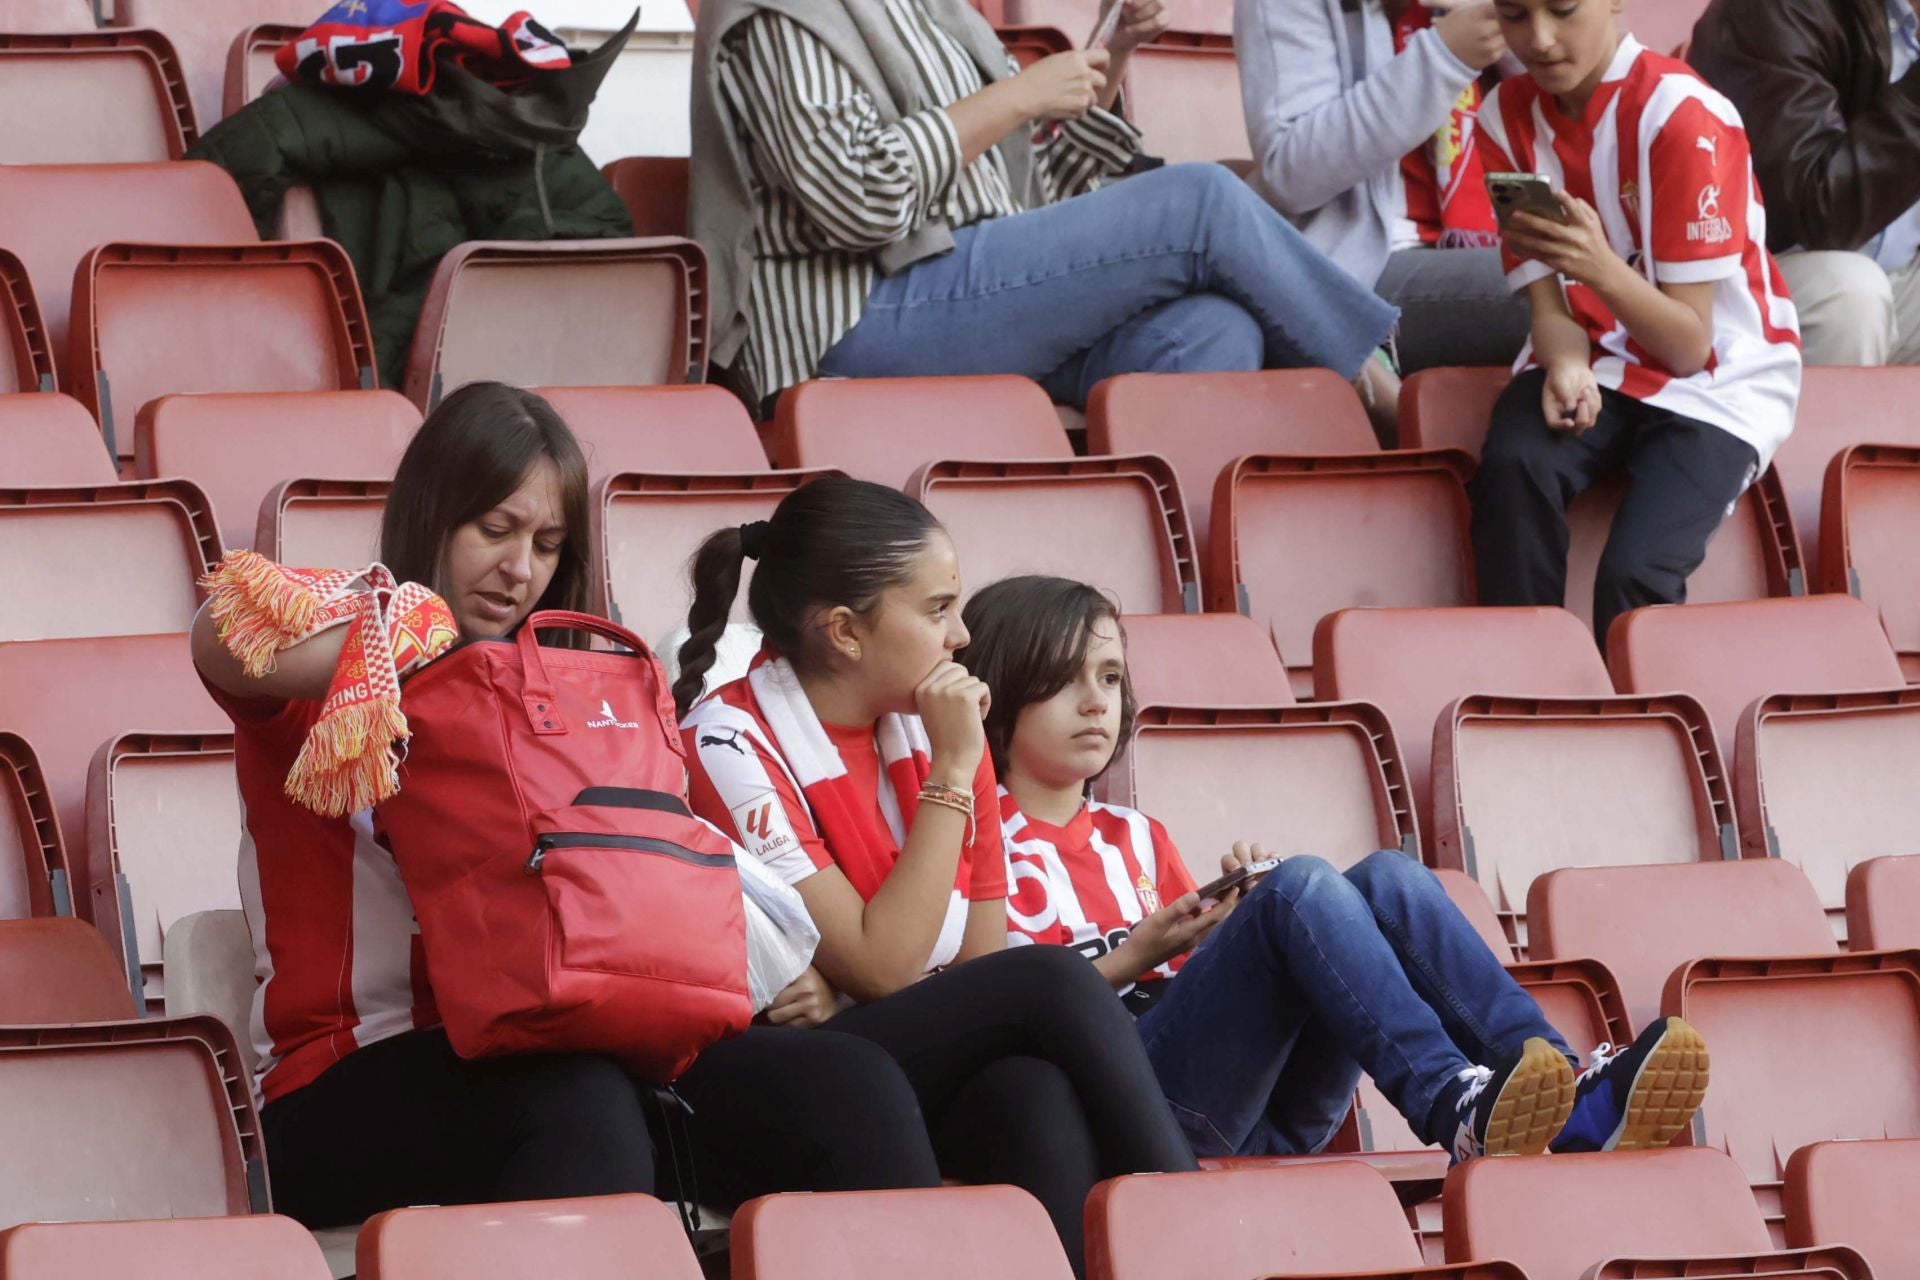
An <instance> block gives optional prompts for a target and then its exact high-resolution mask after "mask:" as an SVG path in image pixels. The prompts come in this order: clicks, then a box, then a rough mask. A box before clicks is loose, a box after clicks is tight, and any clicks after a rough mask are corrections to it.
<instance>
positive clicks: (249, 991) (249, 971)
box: [162, 908, 259, 1075]
mask: <svg viewBox="0 0 1920 1280" xmlns="http://www.w3.org/2000/svg"><path fill="white" fill-rule="evenodd" d="M162 946H163V948H164V952H165V954H164V956H163V963H164V966H165V977H164V981H163V983H162V987H163V989H164V993H165V997H166V1011H167V1016H168V1017H169V1018H182V1017H186V1016H187V1015H189V1014H196V1013H200V1014H206V1015H208V1016H210V1017H215V1018H218V1019H220V1021H221V1022H224V1023H225V1024H226V1025H227V1029H228V1030H230V1031H232V1032H233V1037H234V1042H235V1043H236V1044H237V1045H238V1046H239V1048H240V1058H241V1061H242V1062H243V1063H244V1064H245V1065H246V1069H247V1073H248V1074H249V1075H252V1074H253V1073H254V1072H255V1071H256V1070H257V1069H258V1066H259V1062H258V1057H257V1055H256V1054H255V1052H254V1045H253V1039H252V1027H251V1023H252V1014H253V996H254V990H255V982H254V977H253V966H254V952H253V935H252V934H251V933H249V932H248V930H247V917H246V914H245V913H244V912H241V911H235V910H233V909H231V908H228V909H224V910H217V911H195V912H193V913H192V914H190V915H184V916H181V917H180V918H179V919H178V920H175V921H174V922H173V923H172V925H171V926H170V927H169V928H168V929H167V930H166V931H165V934H164V937H163V939H162Z"/></svg>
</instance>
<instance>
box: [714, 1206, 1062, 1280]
mask: <svg viewBox="0 0 1920 1280" xmlns="http://www.w3.org/2000/svg"><path fill="white" fill-rule="evenodd" d="M1072 1274H1073V1271H1072V1269H1071V1268H1070V1267H1068V1265H1067V1255H1066V1253H1065V1251H1064V1250H1062V1249H1061V1247H1060V1237H1059V1236H1058V1235H1056V1234H1055V1233H1054V1230H1053V1224H1052V1223H1051V1222H1049V1221H1048V1220H1047V1215H1046V1211H1045V1210H1043V1209H1042V1208H1041V1207H1040V1202H1039V1201H1037V1200H1035V1199H1034V1198H1033V1197H1032V1196H1030V1195H1028V1194H1027V1193H1026V1192H1024V1191H1021V1190H1018V1189H1017V1188H1014V1187H932V1188H927V1189H924V1190H913V1191H841V1192H831V1193H825V1194H813V1195H779V1196H762V1197H761V1198H760V1199H758V1200H749V1201H748V1202H747V1203H746V1204H744V1205H742V1206H741V1207H740V1212H739V1213H738V1214H736V1215H735V1216H734V1219H733V1275H734V1280H847V1278H848V1277H853V1276H888V1275H911V1276H913V1277H915V1280H978V1277H982V1276H993V1277H994V1278H995V1280H1067V1277H1069V1276H1071V1275H1072Z"/></svg>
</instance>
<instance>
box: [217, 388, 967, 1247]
mask: <svg viewBox="0 0 1920 1280" xmlns="http://www.w3.org/2000/svg"><path fill="white" fill-rule="evenodd" d="M586 529H587V470H586V464H585V462H584V460H583V459H582V457H581V452H580V446H579V444H578V443H577V442H576V441H575V439H574V437H573V433H572V432H571V431H569V430H568V429H567V426H566V424H565V423H564V422H563V421H561V419H560V417H559V416H558V415H557V414H556V413H555V412H554V411H553V409H552V408H551V407H550V406H549V405H548V404H547V403H546V401H544V400H542V399H541V398H540V397H539V396H536V395H533V394H531V393H530V392H526V391H520V390H517V389H515V388H512V387H507V386H503V385H501V384H499V383H474V384H470V385H468V386H465V387H462V388H461V389H460V390H458V391H456V392H454V393H453V394H452V395H450V396H448V397H447V398H446V400H444V401H443V402H442V403H441V404H440V406H439V407H438V408H437V409H435V410H434V412H433V413H432V414H431V415H430V416H429V417H428V418H427V421H426V423H425V424H424V425H423V426H422V427H421V428H420V431H419V434H418V435H416V436H415V437H414V439H413V442H412V443H411V444H410V445H409V446H408V448H407V452H406V455H405V456H404V457H403V458H402V459H401V462H400V467H399V470H398V471H397V473H396V474H395V476H394V482H393V488H392V491H391V493H390V494H389V496H388V499H387V509H386V517H385V520H384V523H383V526H382V530H381V555H382V557H383V559H384V560H385V562H386V563H387V565H388V566H389V567H390V568H391V569H392V570H393V571H394V572H395V574H396V576H397V577H399V578H400V579H402V580H412V581H418V582H421V583H423V584H425V585H427V586H430V587H432V588H433V590H434V591H435V592H436V593H438V594H439V595H440V596H441V597H442V598H443V599H444V600H445V601H446V603H447V605H448V606H449V608H450V610H451V612H452V614H453V616H454V618H455V619H456V621H457V624H458V629H459V633H460V635H461V636H462V637H463V638H468V639H471V638H473V637H477V636H497V635H503V634H506V633H509V632H511V631H512V630H513V629H514V628H515V627H517V626H519V625H520V623H521V622H522V621H524V620H525V619H526V617H527V616H528V615H529V614H531V613H532V612H533V611H534V610H536V609H579V608H581V607H583V606H584V604H585V602H586V599H587V575H586V566H587V557H586V552H585V549H584V543H585V533H586ZM345 636H346V631H345V630H344V629H335V630H332V631H325V632H322V633H320V634H319V635H317V636H315V637H313V638H312V639H310V640H307V641H305V642H303V643H301V644H298V645H295V646H294V647H292V648H288V649H285V650H283V651H282V652H280V653H279V655H278V660H277V663H276V665H275V666H274V668H273V669H272V670H271V671H269V672H267V673H266V674H264V675H261V676H259V677H252V676H249V675H247V673H246V672H245V671H244V670H243V669H242V668H241V665H240V663H239V662H238V660H236V659H235V658H234V657H233V655H232V654H230V653H229V652H228V651H227V649H226V647H225V646H224V645H223V644H222V641H221V638H220V636H219V635H218V634H217V631H216V627H215V625H214V622H213V619H212V617H211V616H210V613H209V612H208V611H207V610H203V611H202V613H201V615H200V617H199V618H198V619H197V620H196V621H195V624H194V630H193V656H194V661H195V663H196V664H197V665H198V667H199V670H200V674H201V678H202V680H204V681H205V682H206V685H207V687H208V689H209V691H210V692H211V693H212V694H213V696H214V699H215V700H216V701H217V702H219V704H220V705H221V707H222V708H224V709H225V710H226V712H227V714H228V715H229V716H231V717H232V719H233V725H234V754H235V766H236V770H237V772H238V775H239V784H240V794H241V800H242V803H243V808H244V821H245V832H246V834H245V839H244V842H243V844H242V847H241V857H240V882H241V898H242V901H243V903H244V904H245V907H246V911H247V921H248V926H249V928H250V930H251V931H252V934H253V941H254V951H255V972H256V975H257V977H258V979H259V986H258V989H257V990H256V992H255V996H254V1003H253V1014H252V1018H251V1023H252V1026H251V1034H252V1038H253V1041H254V1044H255V1046H256V1048H257V1049H258V1052H259V1057H260V1073H259V1078H258V1080H257V1082H256V1090H257V1093H258V1094H259V1095H260V1096H261V1097H262V1098H263V1099H264V1106H263V1108H262V1110H261V1113H260V1116H261V1126H262V1128H263V1130H264V1131H265V1136H266V1143H267V1151H268V1157H269V1159H270V1161H271V1164H272V1170H273V1184H274V1195H275V1202H276V1206H277V1207H278V1208H279V1209H280V1211H281V1212H283V1213H288V1214H291V1215H292V1216H293V1217H295V1218H298V1219H299V1220H300V1221H302V1222H304V1223H306V1224H308V1225H309V1226H313V1227H326V1226H338V1225H344V1224H351V1223H358V1222H360V1221H362V1220H363V1219H365V1218H367V1217H368V1216H370V1215H372V1214H374V1213H378V1212H380V1211H382V1210H385V1209H391V1208H395V1207H397V1206H401V1205H409V1204H434V1203H439V1204H453V1203H464V1202H481V1201H495V1200H525V1199H542V1198H549V1197H560V1196H574V1195H601V1194H611V1193H615V1192H628V1191H640V1192H654V1191H656V1190H658V1191H661V1192H663V1193H669V1194H671V1193H674V1192H678V1193H680V1194H683V1195H686V1196H688V1197H691V1196H692V1195H694V1194H695V1192H694V1188H693V1187H691V1186H686V1187H682V1186H677V1185H674V1184H673V1183H672V1182H671V1181H669V1180H666V1179H663V1178H661V1177H659V1176H657V1175H656V1170H655V1160H654V1152H653V1141H654V1135H653V1131H652V1129H651V1127H650V1115H649V1111H650V1110H651V1108H650V1107H649V1106H648V1105H646V1103H645V1099H646V1098H648V1097H650V1096H651V1092H650V1090H647V1089H645V1087H644V1086H640V1085H637V1084H636V1083H635V1082H634V1081H633V1080H631V1079H629V1078H628V1077H627V1076H626V1075H625V1074H624V1073H623V1072H622V1071H621V1070H620V1068H619V1067H617V1066H616V1065H615V1064H614V1063H613V1062H612V1061H611V1060H610V1059H607V1058H603V1057H599V1056H595V1055H591V1054H529V1055H522V1056H514V1057H499V1058H485V1059H476V1060H472V1061H468V1060H465V1059H462V1058H460V1057H458V1056H456V1055H455V1054H454V1052H453V1050H452V1048H451V1047H450V1046H449V1045H448V1042H447V1037H446V1035H445V1033H444V1032H443V1031H442V1030H440V1029H439V1027H438V1022H439V1019H438V1016H437V1014H436V1013H435V1011H434V1003H433V992H432V989H431V987H430V986H429V984H428V980H427V971H426V967H425V963H424V959H423V954H422V951H421V949H420V939H419V937H418V926H417V925H416V923H415V921H414V916H413V908H412V906H411V904H410V903H409V901H408V898H407V891H406V888H405V887H404V885H403V884H402V883H401V880H400V876H399V873H398V872H397V870H396V869H395V866H394V861H393V856H392V854H391V853H390V852H388V850H387V849H386V848H385V847H384V846H383V845H382V843H381V842H380V841H379V840H378V839H377V838H376V837H375V835H374V829H373V823H372V817H371V813H370V811H362V812H360V813H356V814H353V815H352V816H351V817H345V818H326V817H322V816H319V815H318V814H316V813H314V812H312V811H311V810H309V809H307V808H304V807H302V806H301V805H299V804H296V803H294V802H293V801H292V800H291V799H289V798H288V797H287V795H286V794H285V793H284V791H283V788H282V783H283V780H284V779H285V778H286V777H287V775H288V770H289V767H290V766H291V765H292V763H293V761H294V759H295V757H296V756H297V755H298V754H299V752H300V748H301V744H302V743H303V742H304V741H305V739H306V736H307V733H308V731H309V730H310V729H311V727H312V726H313V724H314V723H315V721H316V720H317V718H318V717H319V715H320V711H321V706H322V699H323V698H324V697H325V695H326V693H327V690H328V686H329V682H330V681H331V680H332V678H333V674H334V667H335V664H336V661H337V659H338V657H339V653H340V649H341V645H342V642H343V640H344V639H345ZM806 994H807V993H806V991H805V990H804V989H803V990H801V991H798V992H794V991H790V992H789V993H786V994H784V995H783V996H782V999H781V1002H780V1004H779V1005H777V1006H776V1013H775V1017H774V1018H773V1019H772V1020H773V1021H786V1022H788V1023H790V1024H793V1025H797V1026H804V1025H806V1022H805V1020H804V1019H803V1018H801V1017H799V1016H797V1015H796V1014H795V1012H794V1011H795V1010H802V1011H804V1010H805V1009H807V1008H808V1007H809V1006H808V1005H807V1003H806V1001H805V999H804V997H805V995H806ZM674 1087H675V1090H676V1091H677V1093H678V1094H679V1095H680V1097H681V1098H682V1099H684V1100H685V1102H686V1103H687V1104H688V1106H689V1107H690V1108H691V1110H690V1113H688V1114H686V1115H685V1116H684V1121H685V1127H686V1133H687V1137H688V1138H689V1140H690V1142H691V1145H692V1149H693V1155H694V1164H695V1168H696V1170H697V1177H698V1181H699V1195H700V1198H701V1199H702V1200H703V1201H705V1202H707V1203H720V1204H724V1205H731V1204H733V1203H737V1202H739V1201H741V1200H744V1199H748V1198H751V1197H753V1196H757V1195H762V1194H765V1193H768V1192H772V1191H799V1190H842V1189H857V1188H877V1187H903V1186H931V1185H934V1184H936V1183H937V1182H938V1179H939V1174H938V1170H937V1168H936V1166H935V1163H934V1157H933V1152H932V1149H931V1147H930V1145H929V1142H928V1138H927V1134H926V1130H925V1127H924V1125H923V1124H922V1122H921V1120H920V1115H919V1110H918V1105H917V1103H916V1101H915V1098H914V1095H913V1091H912V1090H911V1089H910V1088H909V1087H908V1085H907V1082H906V1080H905V1078H904V1077H903V1076H902V1074H901V1072H900V1070H899V1068H898V1067H897V1066H896V1065H895V1064H894V1062H893V1061H892V1059H890V1058H889V1057H888V1056H887V1055H886V1054H885V1053H882V1052H880V1051H879V1050H877V1049H875V1048H874V1047H873V1046H872V1045H871V1044H868V1043H866V1042H865V1041H862V1040H859V1039H856V1038H854V1037H852V1036H842V1035H813V1036H804V1035H801V1034H800V1033H799V1031H798V1030H794V1029H787V1028H782V1027H777V1026H775V1027H768V1026H756V1027H752V1028H749V1029H748V1031H747V1032H746V1033H745V1034H744V1035H742V1036H740V1037H738V1038H736V1039H732V1040H727V1041H722V1042H721V1043H719V1044H716V1045H714V1046H713V1047H711V1048H710V1049H708V1050H706V1051H705V1052H704V1053H702V1054H701V1056H700V1058H699V1059H698V1061H696V1062H695V1063H694V1065H693V1066H692V1067H691V1068H690V1069H689V1070H688V1071H687V1072H686V1074H685V1075H683V1076H682V1077H681V1078H680V1079H679V1080H678V1081H676V1082H675V1085H674ZM849 1096H853V1097H858V1098H859V1099H860V1100H861V1105H860V1106H859V1107H857V1108H848V1107H846V1106H845V1105H844V1099H845V1098H846V1097H849ZM663 1183H664V1184H665V1185H663Z"/></svg>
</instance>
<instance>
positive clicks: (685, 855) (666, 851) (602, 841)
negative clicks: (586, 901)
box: [526, 831, 734, 876]
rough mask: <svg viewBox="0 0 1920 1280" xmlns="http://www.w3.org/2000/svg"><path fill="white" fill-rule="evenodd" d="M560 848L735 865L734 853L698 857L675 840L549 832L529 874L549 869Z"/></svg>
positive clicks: (532, 858)
mask: <svg viewBox="0 0 1920 1280" xmlns="http://www.w3.org/2000/svg"><path fill="white" fill-rule="evenodd" d="M556 848H565V849H628V850H631V851H633V852H635V853H653V854H660V855H662V856H664V857H668V858H674V859H677V860H679V861H681V862H688V863H692V864H693V865H694V866H697V867H730V866H732V865H734V861H733V855H732V854H730V853H698V852H695V851H694V850H692V849H689V848H687V847H685V846H684V845H677V844H675V843H674V842H673V841H671V840H656V839H654V838H653V837H652V836H609V835H601V834H599V833H598V832H592V831H549V832H548V833H547V834H546V835H543V836H541V837H539V838H538V839H537V840H535V841H534V842H533V853H532V854H531V855H529V856H528V858H527V865H526V873H527V874H528V875H530V876H537V875H539V874H540V872H541V869H542V868H543V867H544V866H545V865H546V861H547V855H548V854H549V853H551V852H553V851H554V850H555V849H556Z"/></svg>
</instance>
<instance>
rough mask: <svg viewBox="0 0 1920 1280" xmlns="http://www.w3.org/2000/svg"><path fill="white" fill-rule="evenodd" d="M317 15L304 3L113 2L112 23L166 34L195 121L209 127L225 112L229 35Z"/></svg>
mask: <svg viewBox="0 0 1920 1280" xmlns="http://www.w3.org/2000/svg"><path fill="white" fill-rule="evenodd" d="M316 16H318V15H317V14H316V13H315V11H314V7H313V5H312V4H311V3H306V2H303V0H194V3H192V4H185V5H183V4H178V3H174V2H173V0H115V3H114V22H115V23H116V24H117V25H119V26H123V27H153V28H156V29H158V30H160V31H163V32H165V33H166V36H167V39H168V40H169V41H171V42H172V44H173V47H174V50H175V51H176V52H177V53H178V54H179V55H180V69H181V71H182V72H183V73H185V75H186V80H187V91H188V93H189V94H191V95H192V98H193V110H194V115H195V117H196V118H197V119H198V120H199V121H200V126H201V128H202V129H210V128H212V127H213V125H214V123H215V122H216V121H218V120H219V119H220V118H221V116H222V115H223V114H225V101H224V98H223V91H224V89H225V87H226V74H227V51H228V49H229V48H230V47H231V46H232V44H233V37H234V34H235V33H236V32H238V31H239V30H240V29H241V28H242V27H244V26H246V25H247V24H248V23H250V22H284V23H299V24H302V25H304V24H306V23H310V22H312V21H313V20H314V18H315V17H316Z"/></svg>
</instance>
